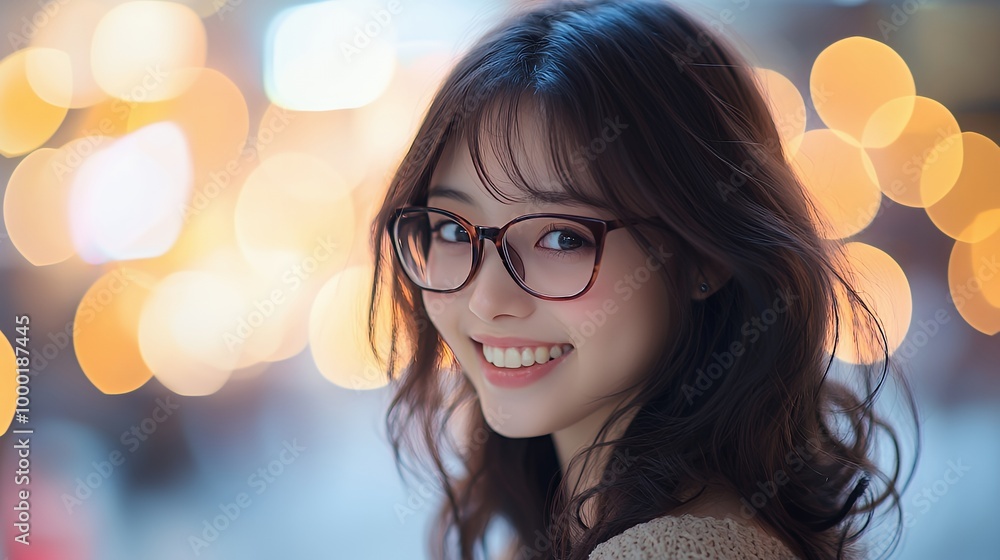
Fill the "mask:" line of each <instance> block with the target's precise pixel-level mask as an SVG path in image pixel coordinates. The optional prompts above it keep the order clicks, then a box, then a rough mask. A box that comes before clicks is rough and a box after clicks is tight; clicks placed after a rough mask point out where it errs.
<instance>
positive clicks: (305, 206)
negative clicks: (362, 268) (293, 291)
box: [235, 153, 355, 284]
mask: <svg viewBox="0 0 1000 560" xmlns="http://www.w3.org/2000/svg"><path fill="white" fill-rule="evenodd" d="M351 186H353V185H351ZM350 195H351V191H350V188H349V185H347V184H345V183H344V181H343V180H342V179H341V177H340V175H339V174H337V172H336V171H334V170H333V168H331V167H330V166H329V165H328V164H327V163H326V162H324V161H323V160H321V159H319V158H317V157H315V156H310V155H306V154H295V153H284V154H277V155H274V156H271V157H269V158H267V159H265V160H264V161H262V162H261V164H260V165H259V166H258V167H257V168H256V169H254V171H253V172H252V173H251V174H250V176H249V177H247V179H246V181H245V182H244V184H243V189H242V190H241V191H240V193H239V198H238V200H237V201H236V210H235V213H236V215H235V226H236V239H237V243H238V244H239V247H240V249H241V250H242V251H243V254H244V255H246V258H247V260H248V261H249V262H250V263H251V264H252V265H254V267H255V269H257V270H258V271H259V272H260V273H261V274H262V275H263V276H265V277H274V276H275V275H277V276H286V277H288V278H289V284H291V283H293V279H294V278H298V279H299V280H300V281H301V282H303V283H305V282H309V281H314V282H318V283H319V284H322V282H323V281H325V280H326V279H327V278H329V277H330V276H332V275H333V274H334V273H335V272H338V271H339V270H340V269H341V268H342V267H343V265H344V263H345V262H346V261H347V256H348V253H349V250H350V247H351V243H352V241H353V238H354V224H355V216H354V209H353V206H352V204H351V199H350Z"/></svg>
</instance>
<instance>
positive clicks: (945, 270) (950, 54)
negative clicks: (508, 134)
mask: <svg viewBox="0 0 1000 560" xmlns="http://www.w3.org/2000/svg"><path fill="white" fill-rule="evenodd" d="M529 4H530V3H529V2H502V1H498V2H483V1H478V0H463V1H461V2H459V1H457V0H440V1H435V2H433V3H432V2H415V1H412V0H393V1H384V0H370V1H367V0H366V1H362V0H335V1H329V2H316V3H305V2H298V1H293V0H287V1H271V0H260V1H258V0H253V1H251V0H188V1H176V2H169V1H145V0H135V1H123V0H16V1H11V2H4V3H3V4H0V37H2V38H3V39H4V40H2V41H0V155H2V156H3V157H0V193H3V226H2V227H0V287H2V289H0V332H2V333H3V335H4V336H3V337H0V358H3V364H4V365H3V366H0V374H2V375H0V427H3V428H6V433H5V435H4V436H3V437H2V438H0V440H2V441H0V465H2V469H0V472H2V473H3V474H2V478H0V511H2V514H0V518H2V519H3V521H2V529H0V534H2V543H3V544H2V547H3V548H2V551H3V555H5V557H9V558H16V559H22V558H23V559H39V560H40V559H59V560H77V559H80V560H83V559H101V560H118V559H122V560H125V559H130V560H131V559H143V560H155V559H170V560H177V559H181V558H208V559H230V558H232V559H236V558H239V559H246V558H352V559H361V558H372V559H382V558H425V557H427V552H426V535H427V532H428V527H429V525H428V522H429V520H430V517H431V515H432V514H433V513H434V512H435V510H436V508H437V506H438V504H439V503H440V500H441V498H442V496H441V495H440V494H439V493H438V492H437V491H436V489H435V487H434V486H433V485H432V484H430V482H429V480H425V481H421V480H420V479H413V478H407V479H405V481H404V479H403V478H401V476H400V474H399V473H398V472H397V470H396V467H395V465H394V462H393V459H392V454H391V451H390V448H389V445H388V443H387V441H386V438H385V433H384V428H383V418H384V414H385V410H386V406H387V404H388V401H389V398H390V397H391V395H390V393H389V391H388V389H387V388H386V387H385V386H384V383H385V380H384V379H382V377H381V376H380V373H379V364H378V363H376V362H375V361H374V360H373V359H372V357H371V356H370V355H368V354H367V353H366V352H365V351H364V347H363V344H362V340H363V336H364V335H363V330H362V328H361V324H362V323H361V321H362V318H363V313H362V307H363V305H364V303H365V302H366V301H367V296H368V293H369V289H370V288H369V285H368V284H369V282H370V278H371V256H370V255H369V254H368V244H367V243H368V237H367V236H368V225H369V223H370V220H371V217H372V212H373V211H374V206H373V205H377V204H378V202H379V201H380V198H381V197H382V195H383V194H384V192H385V189H386V187H387V184H388V179H389V177H390V175H391V174H392V172H393V171H394V169H395V166H396V165H397V164H398V162H399V160H400V158H401V157H402V153H403V150H404V149H405V148H406V146H407V145H408V143H409V141H410V140H411V139H412V136H413V134H414V133H415V130H416V126H417V125H418V123H419V120H420V118H421V116H422V114H423V112H424V110H425V109H426V106H427V103H428V102H429V99H430V96H431V95H432V94H433V92H434V90H435V87H436V86H437V84H438V83H439V82H440V80H441V79H442V77H443V76H444V75H445V73H446V72H447V71H448V69H449V68H450V66H451V65H452V64H453V63H454V61H455V60H456V58H457V57H459V56H460V55H461V54H462V53H463V52H464V50H465V49H467V48H468V46H469V45H470V44H471V43H472V42H473V41H474V40H475V39H476V38H478V37H479V35H481V34H482V33H483V32H484V31H485V30H486V29H487V28H488V26H490V25H492V24H493V23H495V22H496V21H497V20H498V19H499V18H501V17H503V16H504V15H506V14H507V13H509V12H510V11H512V10H516V9H518V8H521V7H524V6H527V5H529ZM678 4H680V5H682V6H684V7H686V8H688V9H689V10H690V11H691V12H693V13H695V14H696V15H698V16H699V17H701V18H702V19H704V20H706V21H708V22H709V23H710V25H711V26H712V27H713V29H716V30H717V31H719V32H722V33H723V34H725V35H726V36H727V37H729V38H730V39H732V40H734V41H737V43H738V44H739V47H740V48H741V50H742V51H743V53H744V54H745V55H746V56H747V57H748V58H749V59H750V61H751V62H752V63H753V64H754V65H755V66H756V67H757V75H758V77H759V82H760V84H761V87H762V89H764V91H765V92H766V93H767V95H768V98H769V100H770V102H771V104H772V110H773V112H774V115H775V120H776V122H777V124H778V128H779V131H780V132H781V134H782V138H783V140H784V148H785V150H786V154H787V156H788V158H789V159H790V160H791V161H793V163H795V164H796V168H797V170H798V171H799V173H800V174H801V176H802V177H803V180H804V182H805V183H806V184H807V185H808V186H809V187H810V189H811V192H812V193H813V194H814V195H815V196H816V198H817V200H818V201H820V202H821V204H822V205H823V207H824V208H826V210H827V211H828V212H829V213H830V216H831V217H832V218H833V219H832V221H831V223H832V224H833V227H832V229H831V230H830V231H826V232H825V234H826V235H827V236H828V237H830V238H844V239H846V240H847V241H849V242H850V245H849V247H850V255H851V258H852V260H853V262H855V264H857V265H858V270H859V274H860V276H861V280H860V281H861V282H862V286H866V287H867V288H866V290H865V291H866V293H868V294H869V295H870V297H871V299H872V303H873V305H875V306H876V308H877V310H879V311H880V313H882V314H883V315H884V316H885V317H886V323H887V325H886V326H887V330H888V335H889V341H890V344H891V345H892V348H893V349H894V355H895V356H896V358H897V359H898V360H899V361H900V362H901V363H902V364H903V365H904V367H905V368H906V371H907V375H908V378H909V381H910V382H911V383H912V385H913V388H914V390H915V392H916V397H917V400H918V404H919V409H920V410H919V411H920V414H921V429H922V431H923V441H922V444H923V447H922V449H921V458H920V462H919V464H918V467H917V470H916V472H915V474H914V478H913V481H912V484H911V485H910V486H909V488H908V489H907V491H906V493H905V494H904V495H903V501H904V511H905V513H906V517H905V526H906V528H905V530H904V533H903V541H902V544H901V546H900V547H899V549H898V550H897V553H896V556H895V557H898V558H913V559H932V558H934V559H936V558H944V557H947V558H963V559H965V558H968V559H975V558H996V557H997V552H996V551H997V550H1000V530H998V529H1000V522H998V521H997V519H1000V478H998V477H997V476H996V472H997V466H998V465H1000V435H998V434H1000V344H998V341H997V339H996V337H995V334H996V333H997V331H1000V275H998V271H1000V264H998V260H997V257H998V256H1000V180H998V177H1000V148H998V147H997V144H996V142H997V139H1000V31H998V29H1000V3H998V2H994V1H986V0H983V1H978V2H977V1H932V0H905V1H902V0H892V1H889V0H885V1H883V0H879V1H874V0H873V1H863V0H862V1H832V0H809V1H797V2H791V1H779V0H717V1H716V0H713V1H706V2H693V1H681V2H678ZM22 316H27V317H28V319H27V320H25V319H19V318H20V317H22ZM25 323H26V324H25ZM19 348H20V350H19ZM24 348H27V350H28V351H29V352H30V354H28V355H27V356H28V357H29V361H30V374H28V375H29V377H30V381H29V383H28V389H29V390H30V392H29V393H28V394H26V395H22V396H23V397H24V399H23V400H22V401H21V402H20V403H19V404H18V401H17V400H16V397H17V395H18V393H16V387H15V385H16V381H15V380H16V377H15V375H16V373H17V372H16V371H15V368H14V367H10V364H11V363H15V364H16V363H17V362H16V361H15V358H16V357H23V356H24V355H25V354H24V353H23V352H24ZM838 357H839V359H840V360H841V361H842V362H843V363H845V364H848V363H851V362H852V359H853V358H852V356H851V349H850V348H846V349H843V350H842V351H841V353H840V354H839V355H838ZM21 390H22V392H23V391H24V389H23V388H22V389H21ZM886 394H887V395H888V397H887V401H886V402H888V403H890V404H889V406H887V407H886V410H887V412H888V413H889V414H896V413H897V412H900V411H902V409H901V408H899V407H896V406H893V405H892V403H893V402H894V401H893V399H892V392H891V389H890V390H889V392H887V393H886ZM15 408H21V409H22V410H17V411H15ZM15 430H21V431H24V432H25V433H14V431H15ZM28 430H30V433H26V432H27V431H28ZM25 437H27V438H28V439H29V440H30V443H29V444H28V446H25V445H23V444H19V441H22V440H20V439H18V438H25ZM904 438H905V436H904ZM25 447H28V448H29V449H30V452H29V449H25ZM912 451H913V448H912V445H909V444H905V442H904V454H907V455H909V456H911V455H912ZM26 454H28V455H29V457H27V458H25V457H24V455H26ZM19 461H20V463H19ZM23 477H28V478H23ZM29 481H30V482H29ZM23 490H30V498H29V499H28V500H27V502H29V509H27V510H25V509H24V508H23V507H21V508H18V505H19V504H20V502H21V499H20V496H19V492H21V491H23ZM25 517H28V518H29V522H30V536H28V537H27V538H28V539H29V540H30V542H31V544H30V545H29V546H24V545H21V544H18V542H17V541H16V538H17V537H18V536H19V535H21V534H22V533H23V532H24V531H23V529H24V527H19V526H18V525H17V524H18V522H19V521H24V519H25ZM495 535H496V539H494V541H498V540H499V539H500V534H499V532H497V533H495ZM22 538H24V537H22ZM879 538H880V537H879V533H878V532H877V531H876V532H874V533H873V536H872V539H873V542H876V541H878V539H879Z"/></svg>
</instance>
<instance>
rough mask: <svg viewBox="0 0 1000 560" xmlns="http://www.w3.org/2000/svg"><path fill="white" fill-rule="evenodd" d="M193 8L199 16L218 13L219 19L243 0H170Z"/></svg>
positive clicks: (205, 16)
mask: <svg viewBox="0 0 1000 560" xmlns="http://www.w3.org/2000/svg"><path fill="white" fill-rule="evenodd" d="M171 1H172V2H176V3H178V4H183V5H185V6H187V7H188V8H191V9H192V10H194V12H195V13H197V14H198V15H199V16H201V17H203V18H207V17H208V16H212V15H215V14H219V19H225V17H226V14H227V13H229V12H231V11H233V10H235V9H236V8H238V7H240V5H241V4H243V0H171Z"/></svg>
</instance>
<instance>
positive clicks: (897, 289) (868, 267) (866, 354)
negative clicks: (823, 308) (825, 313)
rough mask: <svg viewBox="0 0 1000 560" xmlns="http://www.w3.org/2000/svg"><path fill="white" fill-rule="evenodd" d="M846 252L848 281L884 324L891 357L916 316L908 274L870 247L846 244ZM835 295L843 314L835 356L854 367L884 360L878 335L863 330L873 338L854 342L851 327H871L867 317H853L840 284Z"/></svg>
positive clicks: (863, 315) (885, 254) (886, 256)
mask: <svg viewBox="0 0 1000 560" xmlns="http://www.w3.org/2000/svg"><path fill="white" fill-rule="evenodd" d="M844 250H845V255H846V257H847V264H848V266H849V270H848V273H849V275H848V278H849V279H850V280H852V287H853V288H854V289H855V291H857V292H858V295H859V296H860V297H861V299H862V300H863V301H864V302H865V304H866V305H867V306H868V307H869V309H871V310H872V312H873V313H874V314H875V316H876V317H878V319H879V320H880V321H881V322H882V325H883V327H884V328H885V337H886V344H887V345H888V351H889V354H892V353H893V352H895V351H896V349H897V348H899V345H900V344H902V342H903V339H904V338H905V337H906V332H907V330H908V329H909V326H910V319H911V318H912V316H913V298H912V295H911V292H910V283H909V281H908V280H907V279H906V274H905V273H904V272H903V269H902V268H901V267H900V266H899V264H898V263H896V261H895V259H893V258H892V257H891V256H889V255H888V254H887V253H885V252H884V251H882V250H881V249H878V248H876V247H872V246H871V245H867V244H864V243H858V242H852V243H847V244H846V245H845V246H844ZM836 293H837V296H836V297H837V302H838V306H839V309H840V311H841V318H840V320H841V331H840V340H839V341H838V342H837V350H836V353H835V355H836V356H837V357H838V358H839V359H841V360H843V361H845V362H848V363H852V364H867V363H874V362H875V361H877V360H881V359H882V357H883V356H882V353H881V340H880V335H879V334H878V333H874V332H872V331H870V330H869V329H862V331H861V332H864V333H869V334H870V338H868V339H861V340H855V339H854V336H853V334H854V332H853V330H852V328H853V327H854V326H855V325H869V324H870V323H868V321H869V318H868V317H867V315H866V314H865V313H864V311H863V310H862V311H860V313H861V316H855V315H854V313H853V311H852V309H851V308H850V307H848V306H847V305H846V302H847V301H848V300H847V296H846V294H845V293H844V290H843V288H842V287H841V286H840V285H839V284H838V286H837V288H836ZM835 332H836V328H835V324H834V323H833V320H832V318H831V321H830V333H831V335H832V334H833V333H835ZM861 336H865V335H861ZM831 341H832V336H831Z"/></svg>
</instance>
